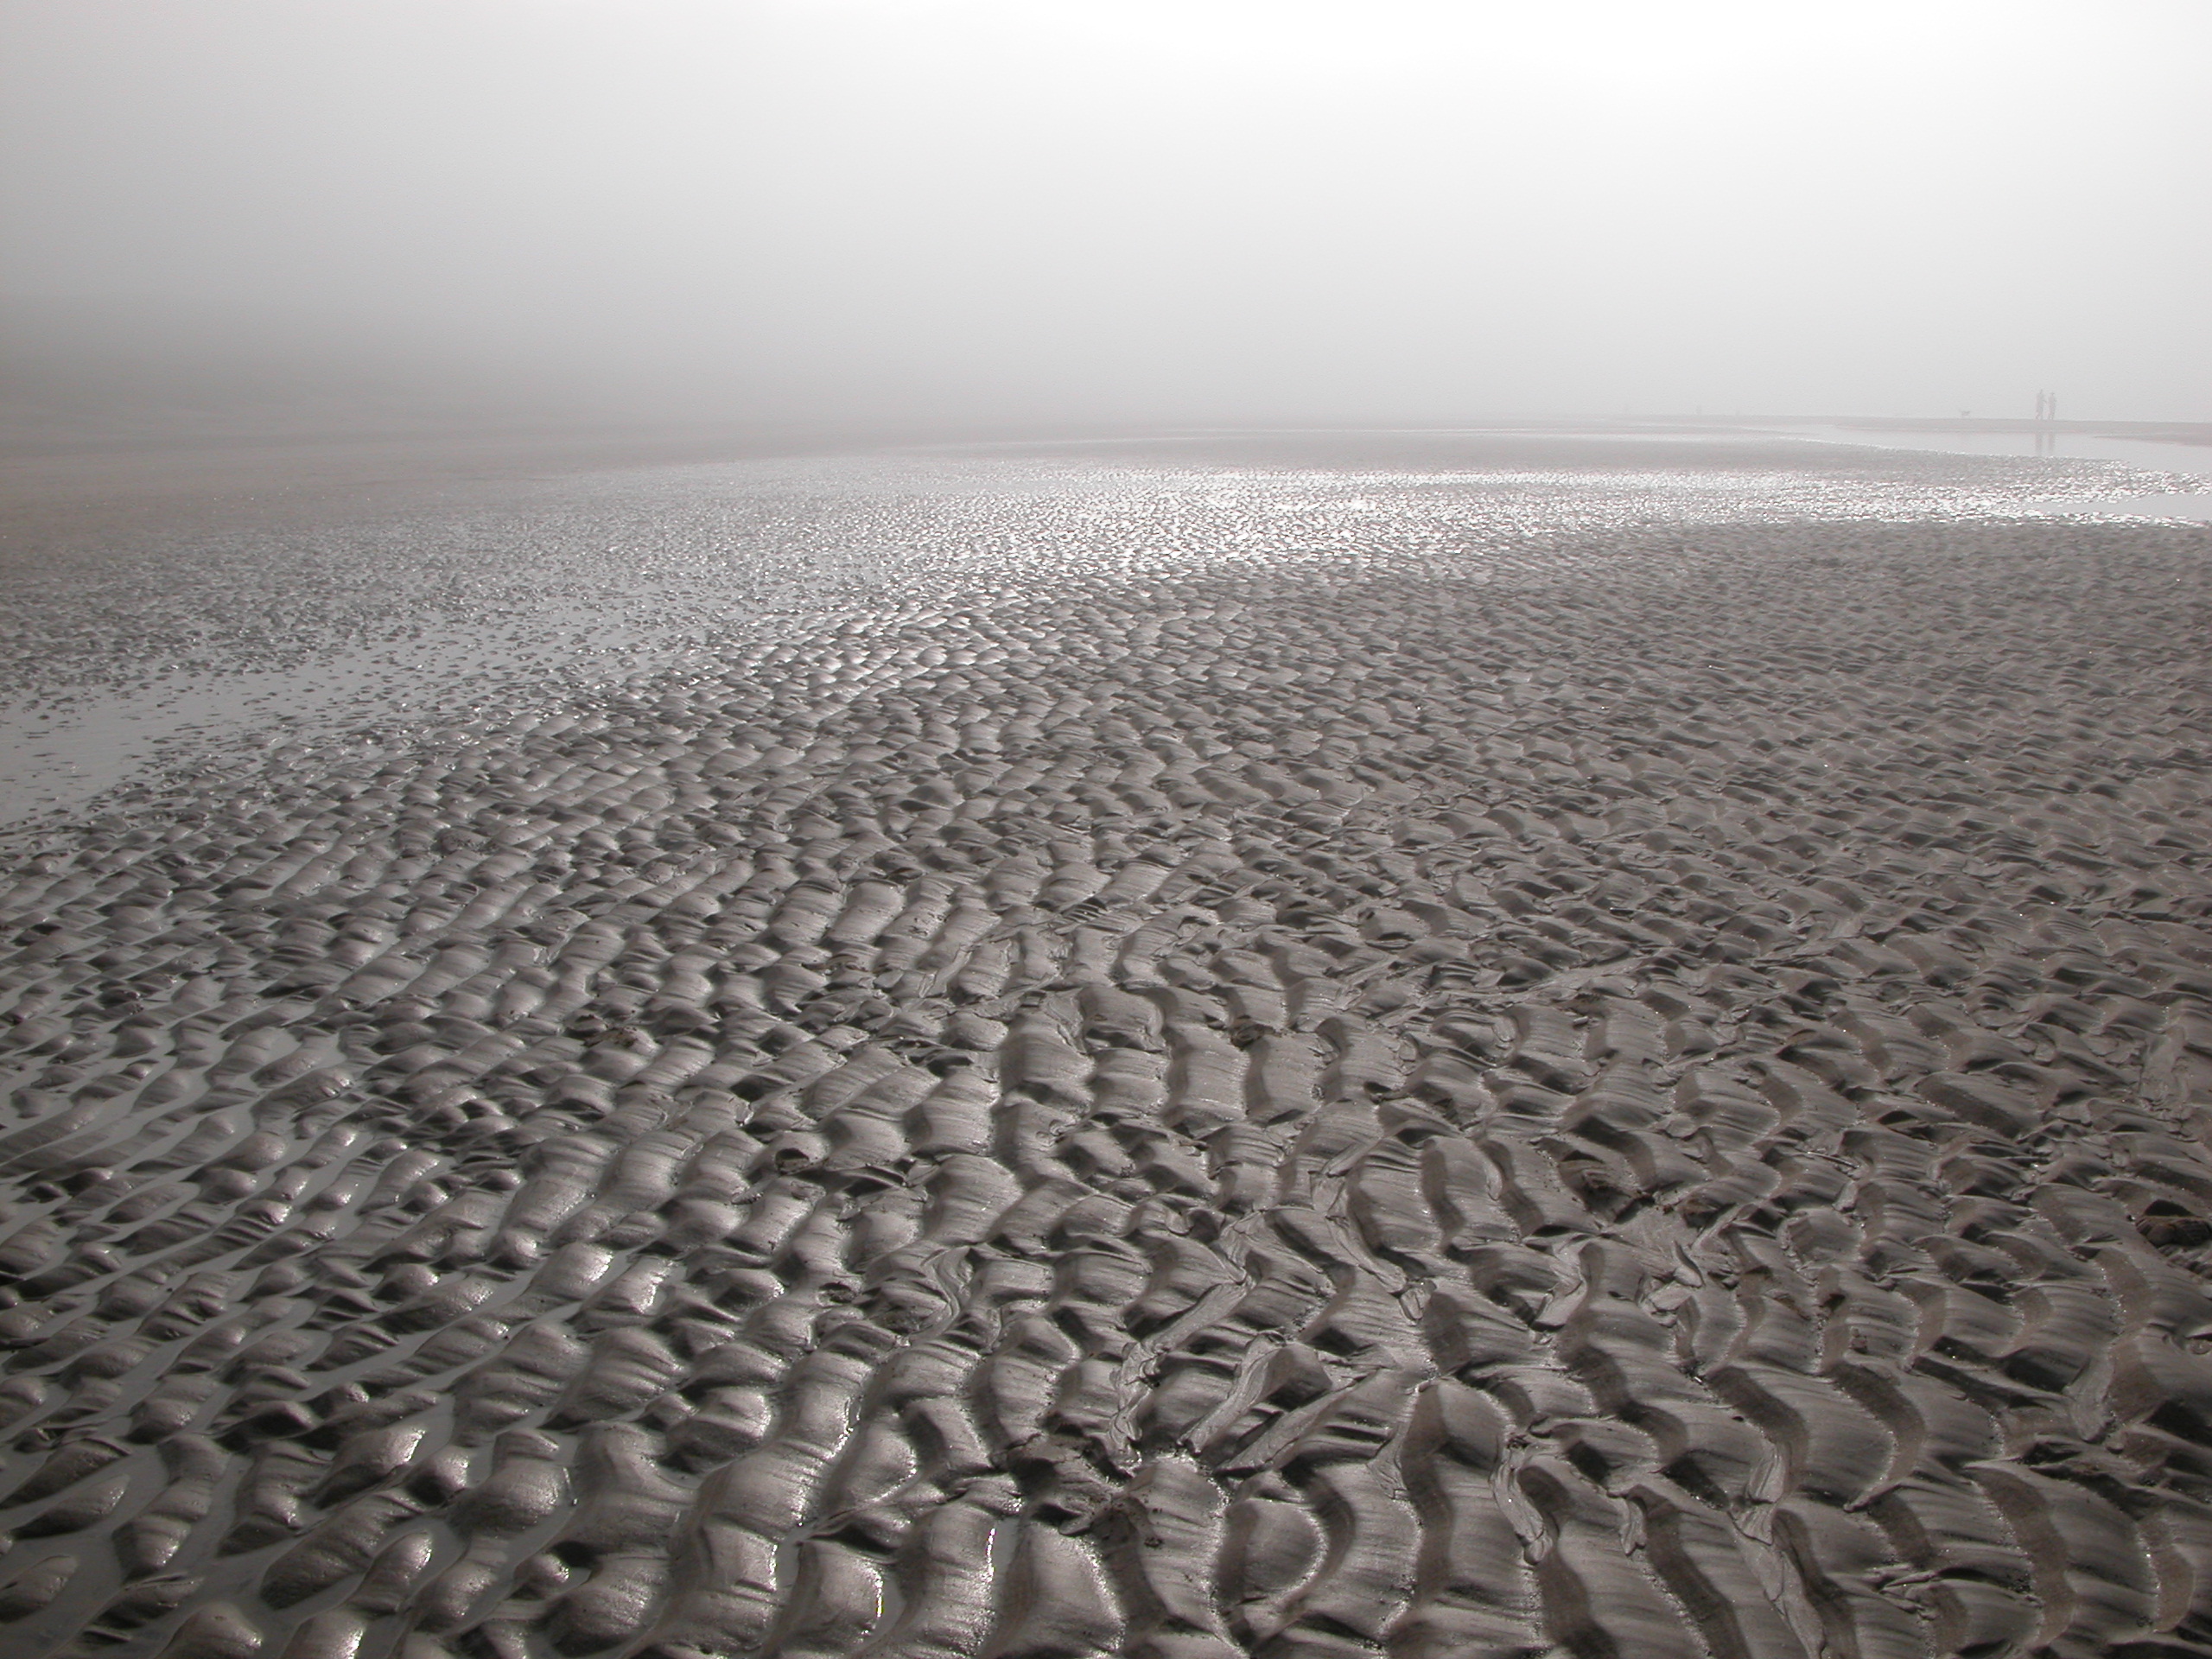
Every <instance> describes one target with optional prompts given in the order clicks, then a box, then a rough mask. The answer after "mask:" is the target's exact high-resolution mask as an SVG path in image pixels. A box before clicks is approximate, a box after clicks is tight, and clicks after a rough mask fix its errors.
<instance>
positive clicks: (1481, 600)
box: [0, 434, 2212, 1659]
mask: <svg viewBox="0 0 2212 1659" xmlns="http://www.w3.org/2000/svg"><path fill="white" fill-rule="evenodd" d="M2145 493H2147V492H2146V490H2145V486H2144V485H2143V484H2142V482H2141V480H2130V479H2128V478H2127V477H2126V476H2123V475H2121V474H2118V473H2117V472H2115V471H2114V470H2113V469H2112V468H2110V467H2101V466H2099V465H2097V464H2094V463H2090V462H2082V461H2037V460H2034V459H2019V458H2010V457H1987V458H1961V457H1944V456H1936V455H1928V454H1910V453H1906V452H1902V451H1890V452H1877V451H1873V450H1859V449H1852V448H1844V447H1840V446H1811V445H1803V444H1791V443H1788V442H1783V441H1779V440H1769V439H1764V438H1756V437H1745V438H1742V439H1726V438H1700V439H1682V438H1655V437H1649V436H1645V437H1638V436H1634V435H1617V436H1610V437H1599V436H1593V437H1589V438H1583V439H1576V438H1573V437H1569V436H1564V435H1557V434H1547V435H1513V434H1491V435H1427V436H1422V435H1367V436H1361V435H1344V434H1333V435H1332V434H1313V435H1304V436H1300V437H1284V436H1279V435H1278V436H1270V437H1261V436H1237V435H1215V436H1211V437H1205V438H1189V437H1186V438H1180V439H1173V440H1170V439H1159V440H1151V441H1136V440H1131V441H1125V442H1116V443H1112V444H1095V445H1087V446H1076V445H1060V446H1056V447H1055V446H1032V447H1021V446H1004V447H1001V448H995V449H969V450H964V451H959V452H953V451H945V452H941V453H937V454H920V453H912V452H909V453H905V454H885V455H875V456H845V457H830V458H815V459H809V458H801V457H782V458H763V459H756V460H753V461H745V462H738V463H732V462H709V461H697V460H692V461H686V462H685V463H683V464H682V465H672V466H661V467H626V468H608V469H601V470H597V471H577V470H575V469H574V468H569V469H566V470H552V469H549V470H546V471H543V472H541V473H535V474H530V475H527V476H518V475H516V474H514V473H513V472H512V470H511V471H508V472H504V473H501V474H499V476H497V477H489V476H486V477H471V478H467V479H463V480H458V481H456V480H439V481H436V482H435V483H425V482H423V480H419V479H418V480H409V481H406V482H404V485H402V486H391V487H389V488H380V489H378V490H377V491H372V492H369V493H365V494H347V495H346V497H345V499H344V500H343V502H342V503H339V504H338V505H333V503H334V499H335V498H334V497H333V496H332V495H330V494H329V493H324V494H321V495H318V496H315V497H313V499H309V498H308V496H304V495H303V496H302V497H301V498H300V499H297V500H294V501H290V502H289V503H279V504H277V505H275V506H270V505H268V504H266V503H264V504H262V505H260V506H257V507H256V508H255V509H254V510H253V511H251V512H246V511H245V510H243V509H235V510H233V509H226V508H224V507H222V506H221V505H220V501H219V499H218V500H217V501H216V504H215V505H213V506H211V507H210V509H209V511H208V513H207V516H206V517H205V518H193V519H192V520H191V521H190V523H189V524H188V525H187V527H185V528H181V529H180V528H178V527H177V525H178V524H179V523H181V522H183V521H181V520H178V519H175V518H169V517H167V516H165V515H163V514H162V513H161V512H151V513H148V514H146V515H143V516H140V517H132V516H128V515H125V516H117V515H113V514H111V515H110V516H108V517H106V518H99V519H97V521H96V520H95V518H93V517H92V516H86V517H83V518H73V517H72V515H71V514H70V513H69V512H67V511H66V504H64V505H60V506H53V507H50V508H48V509H42V510H41V516H40V517H39V518H38V519H37V520H36V522H35V523H34V522H31V521H30V520H28V519H23V520H18V521H16V523H15V524H14V525H13V526H12V528H11V530H10V535H9V537H8V540H7V543H6V545H5V551H4V556H3V557H0V583H4V585H5V588H6V590H7V593H8V597H9V600H10V605H9V607H8V610H9V614H10V618H11V619H12V620H10V624H9V627H10V630H11V631H12V632H11V637H10V639H9V640H8V641H7V644H6V649H7V652H8V654H9V655H10V658H11V659H12V660H14V661H15V662H16V663H17V664H18V667H17V669H16V683H15V684H14V686H12V687H11V688H10V696H11V697H12V698H13V701H12V702H10V703H9V704H8V705H7V708H6V710H5V717H4V719H0V752H4V753H5V755H6V756H8V757H9V758H10V765H9V772H10V785H9V792H8V794H7V796H6V798H5V799H4V801H0V816H4V817H5V819H6V824H5V826H4V828H0V850H4V852H5V855H6V858H7V867H6V869H5V873H4V876H0V1084H4V1086H5V1089H6V1097H5V1104H4V1108H3V1109H0V1199H4V1201H5V1205H6V1209H5V1214H4V1219H0V1304H4V1306H3V1307H0V1433H4V1435H5V1439H4V1440H0V1547H4V1550H5V1553H4V1554H0V1620H5V1621H6V1624H5V1626H4V1630H0V1644H4V1650H5V1651H6V1652H7V1653H8V1654H10V1656H13V1655H22V1656H26V1659H29V1656H35V1655H46V1654H49V1653H67V1654H71V1655H87V1656H88V1655H92V1654H114V1655H131V1656H135V1655H137V1654H141V1653H145V1654H149V1655H151V1654H161V1655H163V1656H167V1659H252V1656H256V1655H265V1656H269V1659H277V1656H283V1659H384V1656H387V1655H393V1656H404V1659H555V1656H576V1659H582V1656H595V1655H602V1654H603V1655H608V1656H617V1655H620V1656H632V1655H636V1656H647V1655H650V1656H654V1659H708V1656H715V1659H721V1656H731V1659H734V1656H741V1655H753V1654H761V1655H768V1654H774V1655H789V1656H847V1655H853V1656H858V1655H863V1654H865V1655H869V1656H880V1659H892V1656H899V1659H909V1656H912V1659H920V1656H939V1659H951V1656H971V1655H972V1656H994V1659H1014V1656H1023V1659H1046V1656H1055V1659H1069V1656H1084V1655H1100V1656H1106V1655H1141V1656H1154V1659H1230V1656H1234V1655H1238V1654H1254V1655H1262V1656H1268V1659H1353V1656H1362V1655H1378V1654H1387V1655H1390V1656H1404V1659H1478V1656H1524V1659H1536V1656H1553V1655H1563V1656H1573V1659H1599V1656H1624V1659H1625V1656H1637V1659H1642V1656H1654V1659H1671V1656H1677V1655H1680V1656H1705V1655H1710V1656H1722V1659H1768V1656H1772V1659H1801V1656H1806V1659H1809V1656H1822V1655H1836V1656H1845V1655H1848V1656H1865V1659H1877V1656H1879V1659H1890V1656H1947V1655H1967V1654H1971V1655H1976V1656H1991V1659H1994V1656H2002V1655H2021V1656H2027V1655H2041V1654H2049V1655H2055V1656H2082V1659H2089V1656H2099V1655H2131V1656H2139V1659H2151V1656H2179V1655H2186V1654H2199V1653H2212V1357H2208V1344H2212V1282H2208V1277H2207V1269H2208V1265H2212V793H2208V788H2207V785H2208V772H2212V745H2208V739H2207V736H2206V734H2207V732H2208V731H2212V708H2208V702H2212V686H2209V685H2208V681H2207V677H2206V673H2205V670H2206V655H2207V652H2206V643H2205V642H2206V641H2207V640H2208V639H2212V528H2208V527H2206V526H2204V525H2202V524H2182V523H2162V522H2153V521H2152V520H2149V519H2146V518H2141V517H2133V518H2131V517H2127V516H2125V515H2123V514H2114V515H2111V516H2107V517H2101V518H2100V517H2097V516H2094V515H2090V514H2082V513H2075V514H2070V515H2069V516H2067V517H2065V518H2052V517H2049V516H2039V515H2038V513H2037V511H2036V510H2035V508H2034V507H2033V505H2032V504H2034V503H2037V502H2040V501H2044V500H2048V499H2052V498H2054V497H2061V496H2068V495H2072V496H2086V497H2098V496H2102V497H2108V498H2109V499H2112V500H2113V501H2115V502H2118V501H2122V500H2126V499H2133V498H2138V497H2141V496H2143V495H2145ZM216 494H217V496H218V497H219V495H220V493H219V492H217V493H216ZM73 526H75V528H73Z"/></svg>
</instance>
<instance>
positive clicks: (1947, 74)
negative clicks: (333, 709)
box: [0, 0, 2212, 423]
mask: <svg viewBox="0 0 2212 1659" xmlns="http://www.w3.org/2000/svg"><path fill="white" fill-rule="evenodd" d="M2208 48H2212V7H2208V6H2206V5H2203V4H2202V3H2196V0H2174V3H2158V0H2098V3H2096V4H2094V5H2082V4H2078V3H2040V0H2004V3H1991V4H1981V3H1945V0H1916V3H1910V4H1886V3H1869V0H1850V3H1843V0H1837V3H1789V0H1754V3H1745V4H1740V5H1738V4H1722V3H1694V0H1692V3H1679V4H1677V3H1663V0H1637V3H1618V4H1616V3H1588V0H1586V3H1575V0H1546V3H1541V4H1539V3H1522V4H1489V3H1483V0H1462V3H1435V4H1429V3H1421V0H1343V3H1319V0H1306V3H1299V0H1287V3H1286V0H1271V3H1259V0H1173V3H1169V0H1157V3H1155V0H0V161H3V162H4V166H3V167H0V304H4V308H5V313H6V318H7V327H6V332H7V336H8V341H7V344H8V350H9V353H10V355H11V356H12V357H13V358H14V359H16V362H17V365H18V370H19V373H20V374H21V375H22V378H20V379H19V381H18V390H19V391H21V390H22V388H26V387H28V388H29V389H30V391H31V392H32V393H34V394H36V395H48V394H51V393H52V392H53V391H54V389H55V388H56V387H60V388H62V389H63V390H64V391H73V392H76V393H80V394H82V395H83V396H85V397H90V398H92V399H93V400H94V401H97V400H98V398H99V397H120V398H126V399H127V398H128V397H131V396H151V395H154V394H153V393H150V392H149V391H147V388H149V387H152V388H157V389H159V395H161V396H163V397H177V398H182V399H184V400H186V401H190V400H191V399H192V398H194V397H202V398H207V399H215V398H219V397H227V396H235V395H241V394H250V395H251V396H259V397H270V398H275V399H278V400H283V399H288V398H289V399H294V400H299V401H303V402H307V403H313V402H315V400H316V399H321V400H323V401H324V402H325V403H328V404H344V403H345V402H346V400H348V399H353V398H372V397H376V398H384V399H386V400H393V401H396V402H397V403H398V404H409V403H413V404H419V405H421V406H423V407H429V406H433V405H436V404H440V403H441V402H442V401H443V402H445V403H450V404H455V405H460V404H504V405H509V406H513V407H517V408H527V409H535V410H605V411H612V412H614V413H618V414H625V415H666V416H683V415H689V414H691V413H694V412H697V413H707V414H726V415H730V416H738V417H741V418H747V419H760V420H779V419H782V420H815V421H839V420H845V421H868V420H892V421H896V420H911V419H940V420H947V421H961V420H969V421H982V422H991V421H998V422H1006V423H1020V422H1039V423H1081V422H1084V421H1101V422H1104V421H1122V422H1128V421H1168V422H1247V421H1251V422H1291V423H1306V422H1316V423H1327V422H1338V421H1343V422H1351V421H1384V422H1420V421H1450V420H1455V419H1472V418H1480V417H1483V416H1502V415H1512V414H1547V413H1548V414H1590V413H1595V414H1618V413H1620V412H1623V411H1630V410H1632V411H1636V412H1639V413H1651V414H1663V413H1681V414H1688V413H1689V412H1691V411H1692V410H1696V409H1699V408H1702V409H1704V410H1706V411H1707V412H1708V413H1719V412H1727V411H1737V412H1772V413H1792V412H1802V413H1813V412H1860V413H1868V414H1936V415H1951V414H1956V413H1958V412H1959V411H1961V410H1968V409H1971V410H1974V411H1976V412H1977V413H1980V414H2015V415H2024V414H2026V413H2027V412H2028V410H2029V408H2030V405H2031V397H2032V395H2033V393H2034V391H2035V390H2036V389H2037V388H2038V387H2042V386H2051V387H2056V389H2058V391H2059V392H2060V395H2061V397H2062V399H2063V410H2062V412H2063V413H2065V414H2069V415H2080V416H2100V417H2107V418H2136V419H2196V420H2207V419H2212V327H2208V323H2207V305H2206V302H2205V293H2206V289H2207V282H2206V278H2207V274H2208V271H2209V270H2212V261H2208V257H2207V255H2208V253H2212V212H2208V209H2209V208H2212V190H2209V189H2208V184H2212V130H2208V129H2212V115H2208V111H2212V99H2208V98H2207V97H2206V96H2205V93H2204V89H2203V85H2202V73H2203V66H2204V65H2205V64H2206V63H2207V62H2208V61H2212V54H2208Z"/></svg>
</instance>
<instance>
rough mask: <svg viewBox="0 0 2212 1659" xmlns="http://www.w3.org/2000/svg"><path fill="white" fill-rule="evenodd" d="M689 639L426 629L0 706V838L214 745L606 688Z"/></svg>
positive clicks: (590, 627) (566, 625)
mask: <svg viewBox="0 0 2212 1659" xmlns="http://www.w3.org/2000/svg"><path fill="white" fill-rule="evenodd" d="M696 643H697V641H696V639H694V638H690V637H679V636H676V635H673V634H670V633H656V632H652V631H651V630H646V629H640V628H637V627H630V626H621V625H620V624H619V623H609V622H607V620H604V619H601V618H599V617H594V616H591V615H588V614H587V613H584V612H582V611H577V612H575V613H574V614H562V613H543V614H540V615H539V616H537V617H534V618H532V619H531V625H530V626H529V627H528V628H527V630H524V629H519V628H518V629H516V630H514V631H513V632H512V633H510V634H508V635H506V636H505V637H502V636H501V635H499V633H497V632H491V631H488V630H486V629H484V628H482V627H471V626H463V625H460V624H444V625H435V624H426V625H424V626H423V627H421V628H420V629H418V630H417V631H416V632H415V633H414V634H413V635H412V637H410V638H409V639H406V640H404V641H398V642H391V643H386V644H382V645H373V646H361V647H353V648H350V649H340V650H333V651H331V652H327V654H326V655H324V656H323V657H322V658H321V659H320V660H318V661H316V662H315V663H312V664H307V665H304V666H302V667H299V668H290V669H263V670H245V671H238V672H233V673H228V674H218V675H200V674H190V675H187V674H170V675H163V676H161V677H157V678H156V679H154V680H152V681H150V682H149V683H146V684H143V685H141V686H137V687H133V688H130V689H128V690H91V691H85V692H78V693H70V694H67V695H64V696H54V697H51V698H48V699H45V700H43V701H42V702H41V703H40V704H36V705H22V704H18V705H17V706H16V707H15V708H12V709H9V708H5V707H0V828H11V827H17V826H22V825H24V824H29V823H36V822H39V821H41V820H45V819H48V818H50V817H55V816H60V815H65V814H67V813H68V812H70V811H71V810H73V809H75V808H77V807H79V806H81V805H83V804H86V802H89V801H91V800H92V799H93V798H96V797H98V796H99V795H102V794H105V792H106V791H109V790H111V789H113V788H116V787H117V786H118V785H122V784H124V783H125V782H128V781H130V780H131V779H136V778H139V777H142V776H143V775H144V774H145V773H146V772H148V771H149V769H150V768H153V767H156V766H167V765H176V764H181V763H188V762H190V761H191V760H193V759H194V757H195V756H197V755H200V754H204V753H213V752H214V751H216V750H219V749H220V750H224V751H227V752H229V753H237V752H238V750H240V749H242V748H256V747H273V746H275V745H277V744H282V743H291V742H297V741H301V739H302V736H304V735H305V734H306V731H307V730H311V731H312V732H313V733H315V734H317V735H319V736H328V735H330V734H334V733H336V732H340V731H345V730H348V729H352V728H364V727H370V728H388V727H390V726H392V725H394V724H404V723H405V722H407V721H409V720H410V719H412V718H415V717H416V716H419V715H426V714H429V713H431V712H433V711H436V710H450V709H454V708H455V707H456V706H467V704H468V703H469V702H472V701H473V700H484V701H490V700H493V699H495V698H497V696H498V695H499V690H501V689H503V688H505V687H510V686H512V685H513V684H515V683H517V682H518V680H519V679H520V678H521V677H523V676H524V675H526V674H527V675H531V676H534V677H536V678H537V682H538V683H539V685H540V687H541V688H542V687H543V682H544V677H545V675H546V674H547V672H548V671H552V672H554V673H556V674H558V675H559V677H560V678H561V680H562V681H563V683H566V684H569V685H576V684H580V683H588V682H589V681H590V680H592V679H593V678H594V677H595V676H594V672H593V669H594V664H602V665H604V667H605V668H606V670H607V673H606V675H605V676H604V677H607V678H610V679H611V678H613V677H616V673H617V671H620V673H623V674H627V673H631V672H634V671H637V669H638V668H639V665H640V664H652V663H661V664H668V665H672V664H675V663H676V662H677V660H678V659H679V658H681V657H682V655H683V652H685V650H686V649H688V648H690V647H693V646H696ZM540 695H541V696H542V695H543V691H542V689H541V691H540ZM509 706H511V705H509ZM303 728H304V729H303Z"/></svg>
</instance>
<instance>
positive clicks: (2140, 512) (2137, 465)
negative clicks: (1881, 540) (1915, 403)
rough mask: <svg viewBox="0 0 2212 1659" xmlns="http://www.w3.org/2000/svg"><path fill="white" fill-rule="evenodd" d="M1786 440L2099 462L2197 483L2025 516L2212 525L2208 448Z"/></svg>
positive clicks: (2097, 437) (2043, 438) (1874, 435)
mask: <svg viewBox="0 0 2212 1659" xmlns="http://www.w3.org/2000/svg"><path fill="white" fill-rule="evenodd" d="M1789 432H1790V435H1793V436H1796V437H1801V438H1803V439H1805V440H1806V441H1807V442H1813V443H1849V444H1857V445H1859V446H1861V447H1863V448H1869V449H1910V450H1914V451H1916V452H1917V453H1920V454H1937V455H2017V456H2021V457H2023V458H2026V459H2031V460H2040V461H2103V462H2106V463H2107V464H2108V465H2111V466H2113V467H2126V469H2127V470H2128V471H2129V472H2132V473H2136V474H2145V473H2148V474H2164V475H2166V476H2167V477H2168V478H2169V479H2171V480H2172V481H2173V482H2175V483H2177V484H2189V483H2190V480H2202V484H2201V485H2198V486H2194V487H2190V488H2185V489H2182V490H2178V491H2150V492H2145V493H2139V494H2135V495H2126V496H2120V497H2117V498H2111V499H2090V498H2087V497H2082V496H2052V497H2050V498H2048V499H2043V500H2037V501H2028V502H2024V503H2023V504H2022V505H2024V507H2025V508H2027V509H2028V510H2029V511H2030V512H2046V513H2056V514H2060V515H2063V516H2069V517H2076V516H2085V515H2086V516H2090V517H2095V518H2193V519H2196V520H2199V521H2203V522H2212V444H2202V443H2159V442H2150V441H2147V440H2145V439H2141V438H2120V437H2107V436H2104V435H2101V434H2098V433H2094V432H2057V433H2052V434H2050V435H2037V434H2036V433H2033V432H1890V431H1879V430H1876V431H1863V430H1860V429H1858V428H1855V427H1844V426H1832V427H1801V428H1793V429H1789Z"/></svg>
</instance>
